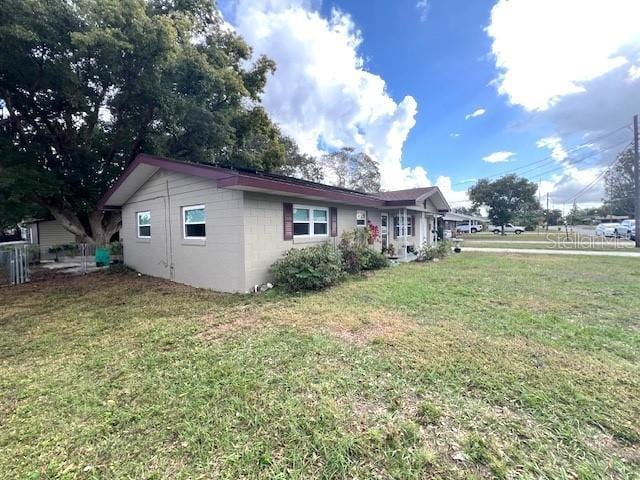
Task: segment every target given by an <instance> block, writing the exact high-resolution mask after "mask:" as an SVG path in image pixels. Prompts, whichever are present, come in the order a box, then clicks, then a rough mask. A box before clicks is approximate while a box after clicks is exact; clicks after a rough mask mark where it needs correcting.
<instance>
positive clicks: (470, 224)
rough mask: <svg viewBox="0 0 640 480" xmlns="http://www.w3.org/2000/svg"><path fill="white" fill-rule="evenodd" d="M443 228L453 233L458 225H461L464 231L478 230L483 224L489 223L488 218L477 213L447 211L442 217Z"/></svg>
mask: <svg viewBox="0 0 640 480" xmlns="http://www.w3.org/2000/svg"><path fill="white" fill-rule="evenodd" d="M442 220H443V222H444V229H445V230H450V231H451V232H452V233H454V234H455V232H456V230H457V229H458V227H463V228H462V229H463V230H464V231H465V232H469V233H475V232H480V231H482V230H483V228H484V224H486V223H489V219H487V218H484V217H480V216H478V215H466V214H463V213H456V212H448V213H447V214H446V215H444V216H443V217H442Z"/></svg>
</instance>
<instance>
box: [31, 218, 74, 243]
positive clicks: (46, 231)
mask: <svg viewBox="0 0 640 480" xmlns="http://www.w3.org/2000/svg"><path fill="white" fill-rule="evenodd" d="M21 230H22V238H23V239H24V240H25V241H27V242H28V243H30V244H32V245H40V246H41V247H46V248H48V247H52V246H54V245H63V244H68V243H76V236H75V235H74V234H73V233H71V232H70V231H69V230H67V229H66V228H64V227H63V226H62V224H61V223H60V222H58V221H57V220H51V219H46V220H45V219H40V220H25V221H24V222H22V227H21Z"/></svg>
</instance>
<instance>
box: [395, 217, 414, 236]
mask: <svg viewBox="0 0 640 480" xmlns="http://www.w3.org/2000/svg"><path fill="white" fill-rule="evenodd" d="M404 219H405V217H404V215H403V216H400V217H395V218H394V219H393V223H394V225H395V227H394V228H395V229H396V237H399V238H402V237H404V236H405V232H406V236H407V237H411V236H413V225H412V224H411V216H409V215H407V224H406V225H405V224H404Z"/></svg>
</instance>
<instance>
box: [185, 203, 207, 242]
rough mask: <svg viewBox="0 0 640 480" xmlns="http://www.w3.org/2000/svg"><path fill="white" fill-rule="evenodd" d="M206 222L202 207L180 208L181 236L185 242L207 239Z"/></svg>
mask: <svg viewBox="0 0 640 480" xmlns="http://www.w3.org/2000/svg"><path fill="white" fill-rule="evenodd" d="M206 220H207V217H206V215H205V209H204V205H192V206H190V207H182V234H183V236H184V238H185V239H187V240H190V239H193V240H204V239H205V238H207V225H206Z"/></svg>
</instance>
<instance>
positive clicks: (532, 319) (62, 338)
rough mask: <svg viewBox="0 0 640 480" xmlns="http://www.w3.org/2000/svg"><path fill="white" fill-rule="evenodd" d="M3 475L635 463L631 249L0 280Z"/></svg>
mask: <svg viewBox="0 0 640 480" xmlns="http://www.w3.org/2000/svg"><path fill="white" fill-rule="evenodd" d="M0 305H2V308H1V309H0V452H2V454H1V455H0V478H2V479H13V478H16V479H24V478H28V479H31V478H33V479H35V478H43V479H45V478H46V479H49V478H61V479H72V478H118V479H120V478H135V479H139V478H171V479H174V478H178V479H182V478H185V479H186V478H241V477H244V478H282V479H286V478H415V479H421V478H465V479H470V478H494V477H498V478H515V477H519V478H553V479H556V478H560V479H563V478H566V479H570V478H581V479H600V478H630V479H631V478H638V476H639V475H640V453H639V452H640V401H639V398H640V262H637V261H635V259H632V260H630V259H624V258H607V257H605V258H598V259H597V261H594V259H593V258H574V257H545V256H524V255H516V254H510V255H500V256H498V255H491V254H474V255H460V256H454V257H450V258H449V259H447V260H444V261H441V262H438V263H429V264H409V265H403V266H400V267H395V268H391V269H388V270H385V271H380V272H378V273H376V274H374V275H372V276H369V277H367V278H360V279H352V280H349V281H347V282H345V283H343V284H341V285H340V286H338V287H335V288H333V289H330V290H327V291H324V292H321V293H315V294H306V295H297V296H287V295H283V294H280V293H278V292H276V291H271V292H269V293H268V294H266V295H263V296H257V297H254V296H243V295H220V294H215V293H212V292H209V291H206V290H198V289H192V288H189V287H184V286H179V285H175V284H170V283H168V282H164V281H161V280H155V279H150V278H146V277H138V276H136V275H134V274H94V275H91V276H89V277H86V278H74V279H59V280H55V281H52V282H50V283H39V284H32V285H26V286H21V287H15V288H5V289H2V290H0Z"/></svg>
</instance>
